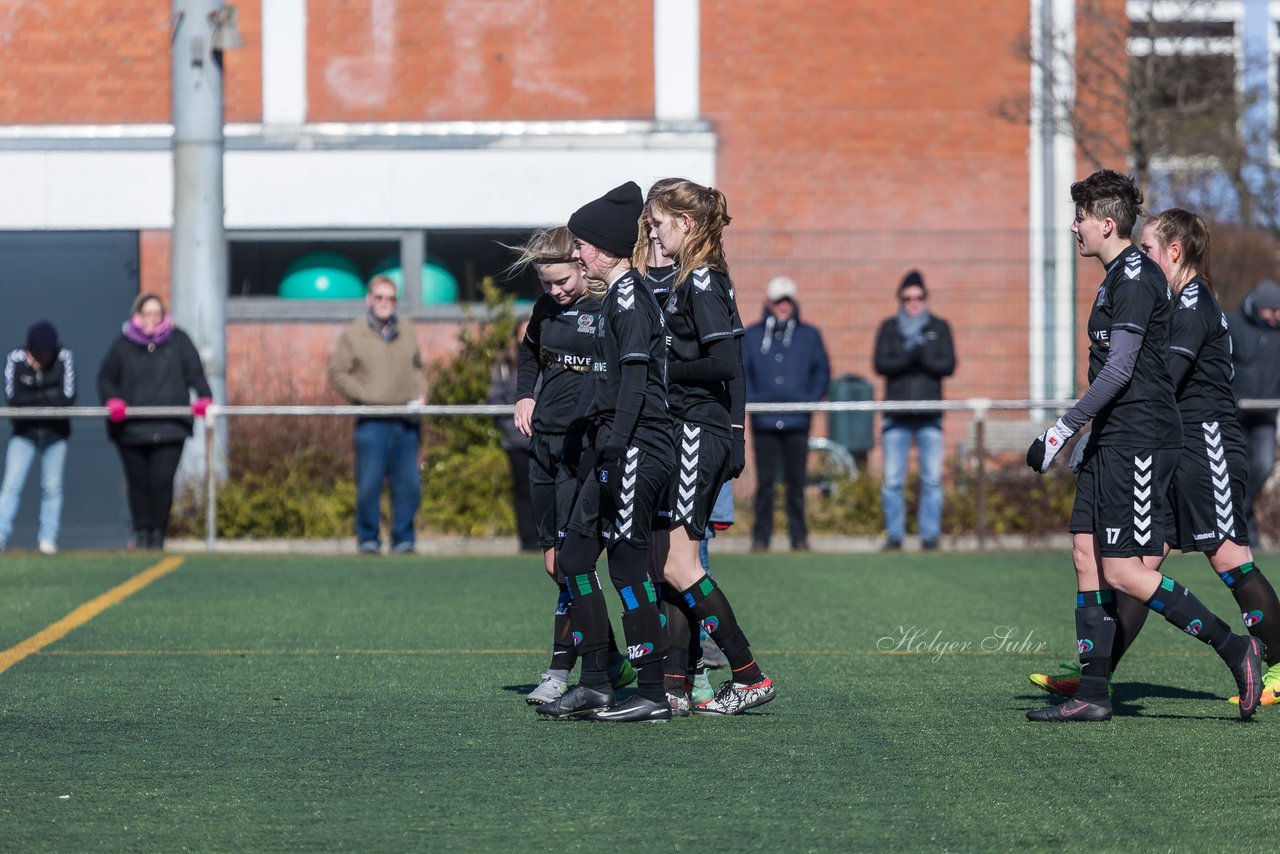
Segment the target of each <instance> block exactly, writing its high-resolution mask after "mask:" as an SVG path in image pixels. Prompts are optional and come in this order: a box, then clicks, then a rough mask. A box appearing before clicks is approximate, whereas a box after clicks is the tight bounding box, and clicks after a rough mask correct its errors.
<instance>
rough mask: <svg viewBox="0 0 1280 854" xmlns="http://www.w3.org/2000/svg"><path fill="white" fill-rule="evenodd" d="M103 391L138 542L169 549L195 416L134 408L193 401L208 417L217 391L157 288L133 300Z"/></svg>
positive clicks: (102, 375) (105, 369)
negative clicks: (176, 489)
mask: <svg viewBox="0 0 1280 854" xmlns="http://www.w3.org/2000/svg"><path fill="white" fill-rule="evenodd" d="M192 392H194V393H195V398H196V399H195V401H194V402H192V400H191V393H192ZM98 396H99V398H100V399H101V400H102V403H103V405H105V406H106V407H107V408H108V409H109V410H110V414H109V415H108V416H107V435H108V436H109V437H110V439H111V441H112V442H114V443H115V445H116V449H117V450H118V451H119V452H120V461H121V463H122V464H123V465H124V476H125V481H126V483H127V485H128V491H129V516H130V518H131V519H132V521H133V536H134V543H135V545H136V546H137V547H138V548H140V549H163V548H164V535H165V531H166V529H167V528H168V527H169V510H170V508H171V507H172V506H173V478H174V475H175V474H176V473H177V471H178V460H179V459H180V458H181V457H182V445H183V443H184V442H186V440H187V437H188V436H190V435H191V424H192V419H191V418H190V417H188V416H166V417H163V418H154V417H133V416H130V415H129V413H128V409H129V407H136V406H184V407H185V406H189V407H190V408H191V412H192V414H193V415H195V416H196V417H203V416H204V413H205V410H206V409H207V408H208V406H209V402H210V398H211V397H212V396H213V395H212V392H211V391H210V390H209V383H208V381H207V380H206V379H205V376H204V369H203V368H202V367H201V366H200V356H199V354H198V353H197V352H196V348H195V345H194V344H192V343H191V339H190V338H188V337H187V334H186V333H185V332H183V331H182V330H181V329H178V328H177V327H175V326H174V325H173V320H172V318H170V317H169V314H168V312H166V311H165V307H164V302H163V301H161V299H160V297H158V296H156V295H155V294H149V293H147V294H141V295H139V296H138V298H137V299H136V300H134V301H133V310H132V311H131V312H130V316H129V320H128V321H127V322H126V323H125V324H124V327H123V328H122V329H121V330H120V337H119V338H116V339H115V340H114V341H113V342H112V343H111V347H110V349H108V350H107V355H106V356H105V357H103V359H102V365H101V366H100V367H99V368H98Z"/></svg>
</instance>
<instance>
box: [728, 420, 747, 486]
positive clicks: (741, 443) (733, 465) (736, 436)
mask: <svg viewBox="0 0 1280 854" xmlns="http://www.w3.org/2000/svg"><path fill="white" fill-rule="evenodd" d="M746 467H747V431H746V430H744V429H743V428H741V427H734V428H733V439H731V440H730V442H729V479H730V480H734V479H736V478H737V477H738V475H740V474H742V470H743V469H744V468H746Z"/></svg>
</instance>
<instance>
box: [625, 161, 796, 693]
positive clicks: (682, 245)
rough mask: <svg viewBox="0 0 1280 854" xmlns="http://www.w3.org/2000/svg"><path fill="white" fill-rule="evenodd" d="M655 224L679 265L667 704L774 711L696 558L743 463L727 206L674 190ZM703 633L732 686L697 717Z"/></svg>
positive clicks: (668, 187)
mask: <svg viewBox="0 0 1280 854" xmlns="http://www.w3.org/2000/svg"><path fill="white" fill-rule="evenodd" d="M646 217H647V219H648V223H647V224H648V227H649V236H650V237H651V238H652V239H653V240H654V241H655V242H656V243H657V244H658V245H659V246H660V247H661V248H662V250H663V252H664V253H665V254H666V255H667V256H668V257H670V258H673V259H675V260H676V262H677V267H676V276H675V280H674V281H673V282H672V285H671V290H670V292H669V293H668V294H667V298H666V302H665V303H664V305H663V312H664V313H665V315H666V320H667V331H668V338H667V341H668V357H667V379H668V386H667V405H668V407H669V408H670V410H671V415H672V417H673V419H674V422H675V423H674V425H673V428H674V439H675V446H676V462H677V467H676V471H675V473H674V477H673V478H672V480H671V483H670V486H669V491H668V493H667V507H668V508H669V509H670V511H671V520H670V532H669V534H668V536H667V552H666V555H665V559H664V560H662V572H663V584H662V591H663V601H664V605H665V608H664V614H665V615H666V617H667V627H668V635H667V637H668V642H667V656H668V664H667V667H666V676H667V679H668V682H667V699H668V702H669V703H670V704H671V708H672V711H673V713H674V714H677V715H679V714H688V713H689V711H690V710H692V711H693V712H696V713H698V714H707V715H732V714H738V713H740V712H743V711H746V710H747V709H750V708H752V707H754V706H759V705H761V704H763V703H767V702H769V701H770V700H772V699H773V698H774V696H775V689H774V686H773V682H772V680H770V678H769V677H768V676H766V675H765V674H764V673H762V672H761V670H760V667H759V665H758V664H757V663H756V660H755V656H754V655H753V654H752V652H751V645H750V644H749V643H748V642H747V637H746V634H745V633H744V632H743V631H742V628H741V626H740V624H739V623H738V620H737V617H736V615H735V613H734V610H733V607H732V606H731V605H730V603H729V600H728V598H727V597H726V596H725V594H724V591H723V590H722V589H721V588H720V587H719V586H718V585H717V584H716V582H715V580H714V579H712V578H711V576H710V575H708V574H707V573H706V572H704V571H703V569H702V562H701V560H700V558H699V551H700V549H701V546H702V540H703V537H705V536H706V529H707V525H708V524H709V522H710V516H711V508H712V506H713V505H714V504H715V500H716V496H717V495H718V494H719V493H720V487H721V486H722V485H723V484H724V483H725V481H727V480H729V479H731V478H735V477H737V476H738V475H739V474H741V473H742V468H743V465H744V462H745V451H744V431H743V425H744V423H745V413H746V384H745V382H744V380H743V374H742V359H741V354H740V351H739V348H738V339H740V338H741V337H742V334H743V332H744V331H745V330H744V328H743V325H742V320H741V318H739V316H738V307H737V303H736V302H735V300H734V293H733V283H732V281H730V279H729V275H728V265H727V264H726V262H725V257H724V245H723V234H724V229H725V226H727V225H728V224H729V219H730V217H729V213H728V204H727V202H726V200H725V197H724V194H723V193H721V192H720V191H719V190H716V189H715V188H713V187H704V186H702V185H701V184H696V183H694V182H692V181H686V180H674V181H673V180H670V179H667V180H665V181H663V182H660V186H659V187H658V188H657V189H656V191H651V192H650V194H649V202H648V204H647V205H646ZM641 272H644V271H641ZM699 624H701V625H702V626H704V627H705V628H706V630H707V634H708V635H710V637H711V639H712V640H713V641H714V642H715V643H716V645H717V646H718V647H720V649H721V650H723V651H724V654H725V656H726V657H727V658H728V660H729V666H730V667H731V668H732V669H733V676H732V678H731V679H729V680H728V681H726V682H725V683H724V684H723V685H721V686H720V689H719V691H717V692H716V694H715V696H714V697H712V698H711V699H709V700H706V701H704V702H701V703H698V704H697V705H695V706H693V707H692V709H690V705H691V703H690V696H689V690H688V687H687V685H686V679H685V674H686V671H687V666H688V660H689V655H688V652H687V651H688V650H689V648H690V647H694V648H695V649H696V648H697V645H696V644H695V643H694V640H695V635H694V634H693V633H694V632H696V627H697V626H698V625H699ZM681 653H684V654H683V655H682V654H681Z"/></svg>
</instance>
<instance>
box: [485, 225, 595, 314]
mask: <svg viewBox="0 0 1280 854" xmlns="http://www.w3.org/2000/svg"><path fill="white" fill-rule="evenodd" d="M501 245H502V246H503V247H505V248H507V249H510V250H511V251H512V252H515V253H516V260H514V261H512V262H511V264H510V266H508V267H507V269H506V270H504V271H503V272H504V273H505V274H506V275H507V276H515V275H519V274H522V273H525V272H527V271H528V270H530V269H532V270H533V271H534V273H537V272H539V270H538V268H540V267H549V266H551V265H552V264H575V265H576V264H577V263H578V262H577V261H576V260H575V259H574V257H573V234H572V233H571V232H570V231H569V229H568V228H567V227H565V226H563V225H559V226H556V227H555V228H547V229H544V230H542V231H536V232H534V233H533V234H532V235H531V236H530V237H529V239H528V240H526V241H525V242H524V244H523V245H522V246H507V244H505V243H503V244H501ZM604 292H605V286H604V282H600V281H597V280H596V279H592V278H589V277H588V278H587V293H590V294H593V295H595V296H599V295H601V294H603V293H604Z"/></svg>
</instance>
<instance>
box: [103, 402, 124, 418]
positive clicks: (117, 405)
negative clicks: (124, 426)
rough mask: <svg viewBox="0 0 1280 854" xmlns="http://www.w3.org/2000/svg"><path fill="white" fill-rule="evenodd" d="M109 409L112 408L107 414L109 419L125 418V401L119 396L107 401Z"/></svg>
mask: <svg viewBox="0 0 1280 854" xmlns="http://www.w3.org/2000/svg"><path fill="white" fill-rule="evenodd" d="M107 409H109V410H111V411H110V412H109V413H108V414H107V420H109V421H112V422H119V421H123V420H124V410H125V403H124V401H123V400H121V399H120V398H118V397H113V398H111V399H110V400H108V401H107Z"/></svg>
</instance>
